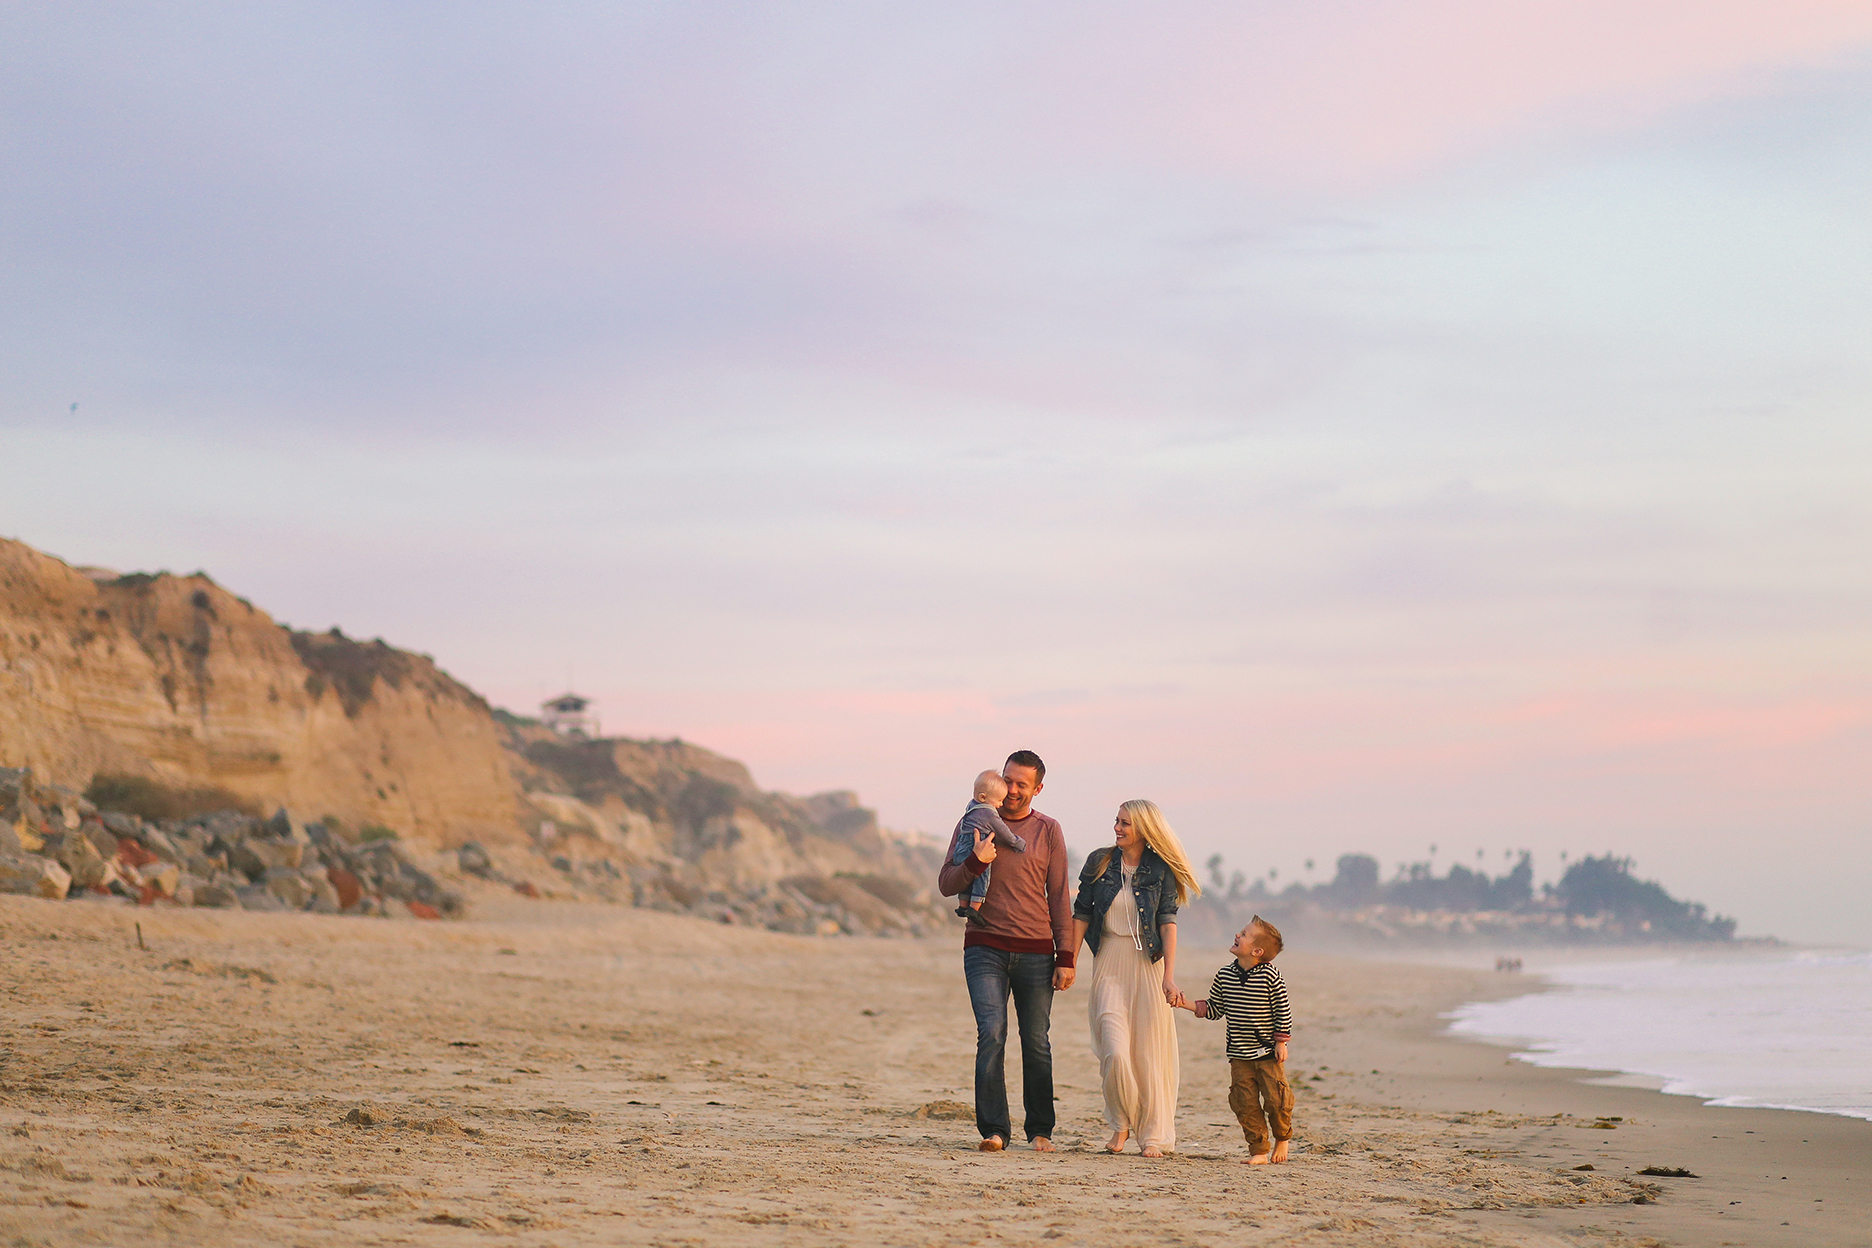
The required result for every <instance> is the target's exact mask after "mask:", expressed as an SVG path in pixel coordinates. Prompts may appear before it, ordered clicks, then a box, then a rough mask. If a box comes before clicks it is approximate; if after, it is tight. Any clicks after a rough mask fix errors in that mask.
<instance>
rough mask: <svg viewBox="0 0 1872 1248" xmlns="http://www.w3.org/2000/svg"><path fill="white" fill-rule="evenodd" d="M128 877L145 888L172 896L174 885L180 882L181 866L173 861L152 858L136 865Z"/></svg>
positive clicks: (174, 889)
mask: <svg viewBox="0 0 1872 1248" xmlns="http://www.w3.org/2000/svg"><path fill="white" fill-rule="evenodd" d="M130 878H131V879H132V881H133V882H134V883H136V884H139V885H141V886H142V887H143V888H145V889H154V890H155V891H156V893H157V894H158V895H159V896H163V897H174V896H175V895H176V886H177V885H179V884H180V883H181V882H182V868H181V867H178V866H176V864H175V863H173V862H164V861H163V860H162V859H160V858H153V859H151V860H150V861H149V862H146V863H144V864H143V865H141V866H139V867H136V868H135V874H134V875H133V876H131V877H130Z"/></svg>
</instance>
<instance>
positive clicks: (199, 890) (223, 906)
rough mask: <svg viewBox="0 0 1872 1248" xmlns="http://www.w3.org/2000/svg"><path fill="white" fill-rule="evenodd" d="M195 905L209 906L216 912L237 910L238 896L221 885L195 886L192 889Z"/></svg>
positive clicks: (239, 900) (238, 907)
mask: <svg viewBox="0 0 1872 1248" xmlns="http://www.w3.org/2000/svg"><path fill="white" fill-rule="evenodd" d="M193 892H194V896H195V904H196V905H198V906H210V907H213V908H214V909H217V910H239V909H240V908H241V899H240V894H239V893H237V892H236V891H235V890H234V889H232V888H230V887H228V886H227V885H226V884H223V883H218V882H214V883H204V884H196V885H195V886H194V889H193Z"/></svg>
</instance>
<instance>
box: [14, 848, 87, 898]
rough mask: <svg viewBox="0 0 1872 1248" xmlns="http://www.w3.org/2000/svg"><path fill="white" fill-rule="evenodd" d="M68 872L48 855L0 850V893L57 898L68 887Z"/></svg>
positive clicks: (61, 895)
mask: <svg viewBox="0 0 1872 1248" xmlns="http://www.w3.org/2000/svg"><path fill="white" fill-rule="evenodd" d="M71 882H72V877H71V872H69V871H67V870H66V869H65V868H64V867H62V866H60V865H59V864H58V863H56V862H53V861H52V860H51V859H50V858H39V857H35V856H33V855H29V854H8V853H0V893H20V894H24V895H25V896H28V897H43V898H45V899H46V900H48V901H57V900H58V899H59V898H61V897H63V896H65V894H66V893H67V892H68V891H70V889H71Z"/></svg>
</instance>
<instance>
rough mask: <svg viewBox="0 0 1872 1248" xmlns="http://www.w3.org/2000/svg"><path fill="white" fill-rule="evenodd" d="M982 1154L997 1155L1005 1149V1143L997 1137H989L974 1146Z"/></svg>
mask: <svg viewBox="0 0 1872 1248" xmlns="http://www.w3.org/2000/svg"><path fill="white" fill-rule="evenodd" d="M975 1147H976V1148H979V1149H981V1151H982V1152H984V1153H998V1152H1000V1151H1001V1150H1002V1149H1004V1148H1006V1147H1007V1141H1006V1140H1003V1139H1002V1138H1001V1137H1000V1136H998V1135H991V1136H989V1137H988V1138H987V1139H985V1140H983V1141H982V1142H981V1143H979V1144H977V1145H976V1146H975Z"/></svg>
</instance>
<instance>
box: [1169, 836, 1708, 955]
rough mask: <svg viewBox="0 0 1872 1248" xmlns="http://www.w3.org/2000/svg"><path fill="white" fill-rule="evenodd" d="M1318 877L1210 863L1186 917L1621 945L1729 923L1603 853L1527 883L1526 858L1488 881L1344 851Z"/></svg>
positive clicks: (1373, 936) (1325, 930)
mask: <svg viewBox="0 0 1872 1248" xmlns="http://www.w3.org/2000/svg"><path fill="white" fill-rule="evenodd" d="M1337 868H1338V870H1337V873H1336V874H1335V875H1334V877H1333V879H1332V880H1331V881H1330V882H1328V883H1324V884H1318V885H1314V886H1311V887H1308V886H1307V885H1304V884H1290V885H1288V886H1287V887H1286V888H1284V889H1282V890H1280V891H1279V892H1275V891H1274V890H1272V889H1270V888H1269V887H1268V886H1267V884H1266V882H1265V881H1263V880H1256V881H1255V882H1254V883H1253V884H1245V882H1244V881H1243V879H1242V876H1241V874H1240V873H1239V872H1237V873H1235V875H1234V877H1233V879H1232V880H1225V879H1224V878H1223V874H1222V860H1221V857H1220V856H1219V855H1218V856H1216V857H1214V858H1211V859H1210V860H1209V872H1210V880H1211V887H1209V888H1208V889H1206V890H1205V891H1204V893H1203V895H1202V896H1201V897H1200V898H1198V899H1196V900H1194V901H1192V902H1191V903H1190V905H1189V906H1188V907H1186V910H1187V912H1188V913H1187V915H1186V916H1185V919H1184V921H1186V922H1187V921H1191V920H1193V921H1195V922H1197V923H1200V924H1202V925H1203V926H1204V927H1205V928H1208V927H1214V928H1215V929H1216V931H1217V932H1225V931H1229V930H1233V929H1234V928H1235V927H1237V926H1239V925H1240V924H1241V923H1245V922H1246V921H1247V919H1248V917H1249V916H1250V915H1252V914H1257V913H1258V914H1261V915H1264V916H1265V917H1267V918H1268V919H1269V920H1271V921H1273V922H1275V923H1277V924H1281V925H1283V926H1293V927H1294V928H1296V929H1297V930H1299V931H1303V932H1306V933H1309V934H1312V935H1314V936H1316V937H1324V938H1328V939H1331V938H1338V939H1343V940H1350V941H1355V942H1358V943H1366V942H1378V941H1382V942H1398V941H1403V942H1406V943H1410V942H1417V941H1422V942H1446V941H1457V942H1461V943H1468V942H1472V941H1473V942H1489V943H1498V944H1624V943H1651V942H1662V941H1728V940H1733V939H1734V938H1735V928H1736V921H1735V920H1734V919H1731V918H1727V917H1724V916H1722V915H1711V914H1709V913H1708V911H1707V909H1706V908H1705V907H1704V906H1703V905H1702V904H1701V903H1699V902H1690V901H1679V900H1677V899H1676V898H1674V897H1672V896H1671V895H1670V894H1669V893H1668V892H1666V891H1665V889H1664V887H1663V886H1662V885H1660V884H1658V883H1657V882H1656V881H1654V880H1641V879H1639V878H1638V877H1637V876H1635V875H1633V874H1632V860H1631V859H1629V858H1619V857H1615V856H1613V855H1611V854H1607V855H1605V856H1603V857H1597V858H1594V857H1588V858H1582V859H1580V860H1579V861H1577V862H1575V863H1573V865H1572V866H1570V867H1568V868H1567V870H1566V872H1565V874H1564V875H1562V876H1561V877H1560V879H1559V881H1558V882H1556V883H1553V884H1548V885H1545V886H1543V887H1542V888H1541V889H1540V890H1539V891H1538V892H1537V891H1536V890H1535V888H1534V867H1533V861H1532V858H1531V857H1530V856H1529V855H1528V854H1525V853H1524V854H1522V855H1521V858H1520V861H1519V862H1517V863H1516V864H1515V866H1514V869H1513V870H1511V871H1509V872H1508V873H1506V874H1505V875H1502V876H1499V877H1496V878H1494V879H1491V878H1489V876H1488V875H1487V874H1485V873H1483V872H1481V871H1471V870H1469V869H1468V868H1467V867H1464V866H1462V865H1460V864H1458V865H1455V866H1452V867H1451V868H1450V869H1449V872H1448V873H1447V874H1446V875H1442V876H1438V875H1435V874H1433V873H1432V872H1431V870H1430V867H1429V864H1428V863H1417V864H1413V865H1411V866H1409V867H1404V868H1400V870H1399V872H1398V874H1397V875H1396V877H1394V878H1393V879H1391V880H1388V881H1386V880H1381V879H1380V878H1379V874H1378V862H1377V860H1376V859H1374V858H1371V857H1369V856H1368V855H1365V854H1345V855H1343V856H1341V857H1340V859H1339V860H1338V863H1337Z"/></svg>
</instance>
